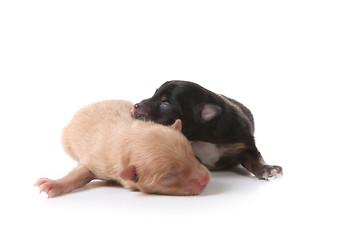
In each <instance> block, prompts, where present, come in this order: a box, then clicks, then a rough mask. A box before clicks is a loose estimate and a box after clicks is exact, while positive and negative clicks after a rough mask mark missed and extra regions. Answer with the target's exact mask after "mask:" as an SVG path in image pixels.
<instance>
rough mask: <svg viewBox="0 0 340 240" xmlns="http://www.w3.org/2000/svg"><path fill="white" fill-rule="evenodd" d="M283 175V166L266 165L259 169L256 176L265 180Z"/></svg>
mask: <svg viewBox="0 0 340 240" xmlns="http://www.w3.org/2000/svg"><path fill="white" fill-rule="evenodd" d="M282 175H283V171H282V167H280V166H271V165H265V166H264V167H262V168H261V169H260V171H258V173H257V174H256V177H257V178H259V179H263V180H270V179H272V178H278V177H281V176H282Z"/></svg>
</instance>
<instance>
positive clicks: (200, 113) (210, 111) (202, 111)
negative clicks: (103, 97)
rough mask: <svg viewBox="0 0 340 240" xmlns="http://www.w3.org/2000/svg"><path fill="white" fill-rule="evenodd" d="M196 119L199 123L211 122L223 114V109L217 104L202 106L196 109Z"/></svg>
mask: <svg viewBox="0 0 340 240" xmlns="http://www.w3.org/2000/svg"><path fill="white" fill-rule="evenodd" d="M196 109H197V110H196V118H197V117H198V119H197V120H198V121H199V122H209V121H210V120H212V119H213V118H215V117H217V116H218V115H220V114H221V112H222V109H221V107H220V106H217V105H215V104H202V105H198V106H197V108H196Z"/></svg>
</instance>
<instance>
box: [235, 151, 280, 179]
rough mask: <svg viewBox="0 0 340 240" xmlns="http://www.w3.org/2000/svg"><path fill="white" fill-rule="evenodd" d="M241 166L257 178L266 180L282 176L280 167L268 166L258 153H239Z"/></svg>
mask: <svg viewBox="0 0 340 240" xmlns="http://www.w3.org/2000/svg"><path fill="white" fill-rule="evenodd" d="M240 162H241V165H242V166H243V167H244V168H246V169H247V170H248V171H249V172H251V173H253V174H254V175H255V176H256V177H257V178H259V179H263V180H268V179H270V178H272V177H274V178H276V177H278V176H282V175H283V171H282V167H280V166H275V165H274V166H272V165H268V164H267V163H266V162H265V161H264V160H263V158H262V156H261V153H260V152H258V151H256V152H255V151H246V152H243V153H241V156H240Z"/></svg>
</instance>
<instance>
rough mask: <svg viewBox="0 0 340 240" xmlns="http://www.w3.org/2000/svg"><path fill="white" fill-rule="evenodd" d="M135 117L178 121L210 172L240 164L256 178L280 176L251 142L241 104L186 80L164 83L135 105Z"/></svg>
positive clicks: (250, 128)
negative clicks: (150, 95)
mask: <svg viewBox="0 0 340 240" xmlns="http://www.w3.org/2000/svg"><path fill="white" fill-rule="evenodd" d="M134 117H135V118H136V119H140V120H144V121H149V120H151V121H154V122H157V123H161V124H164V125H171V124H173V123H174V122H175V120H176V119H181V120H182V123H183V126H182V132H183V134H184V135H185V136H186V137H187V138H188V139H189V140H190V141H192V142H191V143H192V147H193V151H194V154H195V155H196V157H197V158H198V159H199V160H200V161H201V162H202V163H203V164H205V165H206V166H207V167H208V168H209V169H225V168H227V167H231V166H235V165H237V164H239V163H241V164H242V166H244V167H245V168H246V169H247V170H248V171H249V172H251V173H253V174H254V175H255V176H256V177H257V178H259V179H266V180H267V179H268V178H270V177H276V176H277V175H282V168H281V167H280V166H271V165H267V164H266V162H265V161H264V160H263V159H262V156H261V154H260V152H259V151H258V150H257V148H256V145H255V140H254V119H253V116H252V114H251V112H250V111H249V110H248V109H247V108H246V107H245V106H244V105H242V104H241V103H239V102H237V101H235V100H233V99H230V98H227V97H225V96H223V95H218V94H215V93H213V92H211V91H209V90H207V89H205V88H203V87H201V86H200V85H198V84H195V83H192V82H186V81H169V82H166V83H164V84H163V85H162V86H161V87H160V88H159V89H157V91H156V92H155V94H154V95H153V96H152V97H151V98H149V99H145V100H143V101H142V102H141V103H138V104H136V105H135V108H134Z"/></svg>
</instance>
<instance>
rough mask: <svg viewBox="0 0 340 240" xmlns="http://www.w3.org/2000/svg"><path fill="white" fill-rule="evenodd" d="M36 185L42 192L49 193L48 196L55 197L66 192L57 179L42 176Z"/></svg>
mask: <svg viewBox="0 0 340 240" xmlns="http://www.w3.org/2000/svg"><path fill="white" fill-rule="evenodd" d="M34 186H37V187H39V189H40V193H41V192H45V193H47V195H48V197H55V196H57V195H60V194H62V193H64V190H63V188H62V186H61V185H60V184H58V182H57V181H55V180H50V179H48V178H40V179H39V180H38V181H37V182H36V183H35V184H34Z"/></svg>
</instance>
